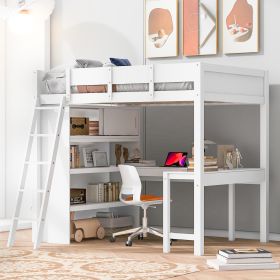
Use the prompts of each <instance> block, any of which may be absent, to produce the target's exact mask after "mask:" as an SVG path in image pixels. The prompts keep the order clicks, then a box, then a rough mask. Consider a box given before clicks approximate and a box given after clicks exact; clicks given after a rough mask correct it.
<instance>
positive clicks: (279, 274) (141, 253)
mask: <svg viewBox="0 0 280 280" xmlns="http://www.w3.org/2000/svg"><path fill="white" fill-rule="evenodd" d="M30 238H31V234H30V231H29V230H22V231H19V232H18V234H17V242H16V243H15V248H29V249H30V248H31V246H32V243H31V242H30ZM6 240H7V233H0V254H1V248H4V247H5V246H6ZM124 240H125V239H123V238H119V239H118V240H117V241H116V242H115V243H109V242H108V240H87V241H85V242H82V243H80V244H77V243H72V244H71V245H70V246H67V249H71V248H72V249H74V250H77V249H79V250H83V249H87V250H90V251H91V250H92V251H94V250H95V251H98V252H104V253H108V252H118V253H120V254H125V255H126V256H127V257H129V256H130V255H137V256H138V258H143V260H146V259H148V258H151V257H152V258H156V257H157V256H158V257H160V258H164V259H165V260H166V261H172V262H174V263H182V262H183V263H187V264H194V265H196V266H197V267H198V269H199V271H198V272H195V273H191V274H187V275H183V276H178V277H173V278H172V279H173V280H198V279H199V280H212V279H213V280H222V279H227V280H236V279H244V280H250V279H252V280H253V279H254V280H268V279H272V280H280V270H270V271H265V270H262V271H232V272H217V271H214V270H212V269H209V268H207V266H206V259H208V258H214V256H215V254H216V253H217V251H218V250H219V249H220V248H230V247H233V248H236V247H238V248H248V247H261V248H265V249H267V250H269V251H271V252H272V253H273V258H274V259H275V260H276V261H278V262H280V242H270V243H269V244H260V243H259V242H257V241H251V240H237V241H235V242H229V241H227V240H226V239H224V238H206V244H205V256H203V257H194V256H193V243H192V242H190V241H176V242H174V243H173V246H172V253H170V254H163V253H162V241H161V240H160V239H150V238H149V239H147V240H136V241H135V242H134V243H133V246H132V247H125V246H124ZM42 248H47V249H51V250H53V251H56V250H57V251H61V250H62V248H66V247H65V246H53V245H50V244H43V246H42ZM147 279H148V278H147ZM169 279H171V278H169Z"/></svg>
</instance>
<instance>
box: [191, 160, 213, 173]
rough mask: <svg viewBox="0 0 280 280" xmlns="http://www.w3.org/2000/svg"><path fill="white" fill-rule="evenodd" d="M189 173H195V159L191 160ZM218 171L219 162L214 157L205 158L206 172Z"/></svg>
mask: <svg viewBox="0 0 280 280" xmlns="http://www.w3.org/2000/svg"><path fill="white" fill-rule="evenodd" d="M188 161H189V166H188V171H194V158H189V159H188ZM217 170H218V160H217V158H215V157H212V156H205V157H204V171H205V172H208V171H217Z"/></svg>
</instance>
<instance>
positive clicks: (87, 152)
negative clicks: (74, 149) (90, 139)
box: [82, 147, 97, 168]
mask: <svg viewBox="0 0 280 280" xmlns="http://www.w3.org/2000/svg"><path fill="white" fill-rule="evenodd" d="M95 151H97V149H96V148H95V147H84V148H82V152H83V161H84V166H85V167H86V168H90V167H94V164H93V157H92V153H93V152H95Z"/></svg>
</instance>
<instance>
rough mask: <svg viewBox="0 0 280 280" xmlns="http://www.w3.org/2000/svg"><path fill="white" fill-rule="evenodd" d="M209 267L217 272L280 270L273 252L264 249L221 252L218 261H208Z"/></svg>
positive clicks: (225, 250) (226, 250)
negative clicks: (273, 257)
mask: <svg viewBox="0 0 280 280" xmlns="http://www.w3.org/2000/svg"><path fill="white" fill-rule="evenodd" d="M207 265H208V266H209V267H211V268H214V269H216V270H221V271H222V270H252V269H279V263H277V262H274V260H273V259H272V254H271V252H268V251H266V250H264V249H224V250H219V252H218V254H217V258H216V259H211V260H207Z"/></svg>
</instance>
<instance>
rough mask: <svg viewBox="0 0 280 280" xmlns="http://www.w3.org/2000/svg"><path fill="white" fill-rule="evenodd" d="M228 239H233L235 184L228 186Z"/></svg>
mask: <svg viewBox="0 0 280 280" xmlns="http://www.w3.org/2000/svg"><path fill="white" fill-rule="evenodd" d="M228 240H229V241H234V240H235V185H233V184H230V185H229V186H228Z"/></svg>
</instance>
